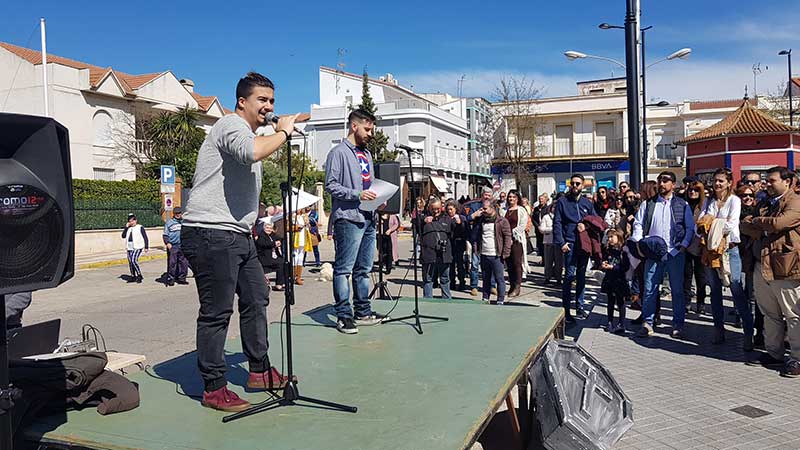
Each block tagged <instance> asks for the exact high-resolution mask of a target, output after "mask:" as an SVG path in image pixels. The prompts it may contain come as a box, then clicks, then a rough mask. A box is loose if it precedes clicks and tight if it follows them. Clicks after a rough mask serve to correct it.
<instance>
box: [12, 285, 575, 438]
mask: <svg viewBox="0 0 800 450" xmlns="http://www.w3.org/2000/svg"><path fill="white" fill-rule="evenodd" d="M393 305H394V302H391V301H378V302H374V303H373V307H374V308H375V309H376V310H377V311H379V312H383V313H385V312H386V311H388V310H389V309H390V308H392V307H393ZM413 306H414V303H413V300H409V299H405V298H404V299H402V300H400V301H399V302H398V304H397V308H396V309H395V310H394V312H393V314H392V315H394V316H396V317H399V316H404V315H407V314H408V313H410V312H412V310H413ZM420 309H421V313H422V314H431V315H436V316H446V317H449V318H450V320H449V321H448V322H436V321H430V320H425V321H423V327H424V330H425V334H424V335H418V334H417V332H416V331H415V330H414V328H413V327H412V326H411V321H403V322H393V323H388V324H383V325H379V326H375V327H360V329H359V334H357V335H354V336H353V335H343V334H341V333H338V332H337V331H336V329H335V313H334V312H333V310H332V307H331V306H326V307H320V308H315V309H313V310H310V311H306V312H303V313H300V314H297V315H296V316H295V315H293V332H292V334H293V340H294V342H293V349H294V353H295V355H294V356H295V359H294V368H295V371H296V373H297V374H298V377H299V378H300V384H299V387H300V394H301V395H308V396H310V397H321V398H322V399H323V400H328V401H334V402H343V403H348V404H351V405H355V406H357V407H358V413H357V414H350V413H340V412H336V413H332V412H331V411H326V410H325V409H319V408H305V407H302V406H297V407H287V408H281V409H280V410H279V411H280V412H279V413H275V412H273V413H267V414H266V415H264V416H262V419H254V418H245V419H242V420H237V421H234V422H231V423H229V424H222V423H221V419H222V417H224V416H225V415H226V414H225V413H221V412H219V411H213V410H210V409H206V408H202V407H200V405H199V401H198V400H197V397H196V396H197V395H198V394H200V393H201V392H202V388H203V386H202V382H201V379H200V376H199V373H198V372H197V364H196V356H195V355H194V353H193V352H190V353H187V354H184V355H183V356H180V357H177V358H173V359H171V360H169V361H165V362H163V363H160V364H156V365H155V366H153V367H151V368H150V369H149V370H148V371H147V372H144V373H142V372H140V373H135V374H133V375H131V376H130V379H131V380H132V381H135V382H137V383H139V386H140V392H141V398H142V402H141V405H140V407H139V408H137V409H134V410H133V411H130V412H127V413H122V414H114V415H110V416H101V415H99V414H98V413H97V412H96V411H95V410H94V408H87V409H83V410H80V411H68V412H65V413H64V414H60V415H57V416H51V417H46V418H41V419H38V420H37V421H36V422H34V423H33V424H32V425H30V426H29V427H27V428H26V429H25V430H24V431H22V433H24V436H25V438H26V439H28V440H29V441H34V442H41V443H47V444H55V445H56V446H57V448H58V446H65V447H67V448H69V447H73V448H74V447H75V446H78V447H82V448H89V449H100V450H132V449H141V450H178V449H196V450H240V449H243V448H247V449H254V450H274V449H303V450H313V449H326V450H452V449H463V450H469V449H470V448H471V447H472V445H473V444H474V443H475V442H476V441H477V440H478V439H479V438H480V436H481V434H482V433H484V432H485V430H486V429H487V427H488V426H489V423H490V422H491V420H492V418H493V417H494V416H495V415H496V413H497V410H498V409H499V408H500V407H501V406H502V404H503V402H504V401H505V402H506V404H507V406H508V407H509V408H510V412H509V413H508V415H509V418H510V419H511V420H512V422H511V423H512V428H511V429H512V430H514V431H516V430H518V429H519V428H522V430H523V433H522V436H525V435H526V433H525V432H526V431H528V429H529V428H530V426H529V425H530V409H529V406H528V404H527V403H528V390H527V386H528V379H527V371H526V369H527V368H528V367H529V365H530V364H531V363H532V362H533V361H534V360H535V359H536V357H537V355H539V354H540V352H541V351H542V349H543V347H544V346H545V344H546V343H547V342H548V341H549V340H550V339H551V338H559V337H563V334H562V333H563V319H564V313H563V311H562V310H561V308H551V307H546V306H539V305H528V304H513V303H512V304H508V305H504V306H496V305H488V304H485V303H481V302H477V301H474V300H453V301H442V300H421V301H420ZM412 320H413V319H412ZM269 328H270V336H271V339H270V341H271V343H272V346H271V349H272V350H271V351H270V354H271V356H272V359H273V363H275V364H276V365H277V364H278V361H279V360H278V359H277V358H278V355H279V354H278V352H279V347H278V342H279V338H278V335H279V334H280V333H282V330H281V328H282V324H281V323H280V322H273V323H271V324H270V327H269ZM284 344H285V343H284ZM226 357H227V362H228V372H227V379H228V382H229V387H230V388H231V389H232V390H234V391H235V392H237V393H238V394H239V395H243V396H244V398H246V399H248V400H250V401H252V402H254V403H256V402H259V401H264V400H267V399H268V398H270V396H269V394H267V393H263V392H261V393H259V392H250V391H248V390H246V389H245V388H244V385H245V384H246V380H247V359H246V357H245V356H244V355H243V353H242V350H241V342H240V341H239V340H238V339H229V340H228V341H227V343H226ZM515 384H517V385H518V386H520V387H521V388H520V390H519V393H518V394H519V401H518V406H519V410H520V417H519V419H516V418H515V417H514V416H513V413H512V412H513V411H514V405H513V399H512V397H511V395H510V394H511V392H512V390H513V388H514V385H515ZM344 430H346V432H345V433H344V435H343V431H344ZM353 433H356V434H357V435H358V439H357V440H353V439H351V438H350V436H353ZM343 436H345V437H344V438H343ZM511 437H513V438H514V440H516V441H518V442H520V441H522V440H523V439H522V438H521V436H520V435H518V434H512V435H511Z"/></svg>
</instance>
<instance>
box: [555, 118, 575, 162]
mask: <svg viewBox="0 0 800 450" xmlns="http://www.w3.org/2000/svg"><path fill="white" fill-rule="evenodd" d="M554 143H555V154H556V155H557V156H563V155H571V154H572V125H556V136H555V142H554Z"/></svg>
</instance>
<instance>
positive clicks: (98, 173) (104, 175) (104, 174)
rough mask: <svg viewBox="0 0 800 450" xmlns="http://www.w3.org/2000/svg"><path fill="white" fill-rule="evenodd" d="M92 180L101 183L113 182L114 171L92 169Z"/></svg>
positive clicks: (98, 168)
mask: <svg viewBox="0 0 800 450" xmlns="http://www.w3.org/2000/svg"><path fill="white" fill-rule="evenodd" d="M94 179H95V180H103V181H114V180H115V176H114V169H106V168H103V167H95V168H94Z"/></svg>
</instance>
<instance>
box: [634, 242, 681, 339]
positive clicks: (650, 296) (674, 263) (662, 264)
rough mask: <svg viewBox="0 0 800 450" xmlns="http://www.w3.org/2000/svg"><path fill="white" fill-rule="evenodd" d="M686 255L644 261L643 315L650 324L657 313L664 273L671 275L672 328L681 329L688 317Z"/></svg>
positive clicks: (679, 254)
mask: <svg viewBox="0 0 800 450" xmlns="http://www.w3.org/2000/svg"><path fill="white" fill-rule="evenodd" d="M685 263H686V255H685V254H684V253H683V252H680V253H678V254H677V255H675V256H670V257H669V258H668V259H667V260H666V261H653V260H651V259H648V260H647V261H645V262H644V305H643V306H642V315H643V316H644V320H645V322H647V324H648V325H650V326H652V325H653V317H654V316H655V314H656V303H657V301H658V298H659V296H660V295H661V283H662V282H663V281H664V274H665V273H666V274H668V276H669V287H670V290H671V291H672V328H673V329H680V328H682V327H683V323H684V321H685V319H686V299H685V297H684V293H683V266H684V264H685Z"/></svg>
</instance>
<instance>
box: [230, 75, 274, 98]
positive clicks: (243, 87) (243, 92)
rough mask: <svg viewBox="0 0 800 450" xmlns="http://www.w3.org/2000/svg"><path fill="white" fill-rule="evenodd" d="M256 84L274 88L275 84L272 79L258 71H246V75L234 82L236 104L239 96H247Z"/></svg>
mask: <svg viewBox="0 0 800 450" xmlns="http://www.w3.org/2000/svg"><path fill="white" fill-rule="evenodd" d="M256 86H261V87H265V88H270V89H272V90H275V85H274V84H272V80H270V79H269V78H267V77H265V76H264V75H261V74H260V73H258V72H247V75H245V76H244V78H242V79H241V80H239V82H238V83H237V84H236V104H237V105H238V104H239V99H240V98H247V97H249V96H250V94H252V93H253V88H255V87H256Z"/></svg>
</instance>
